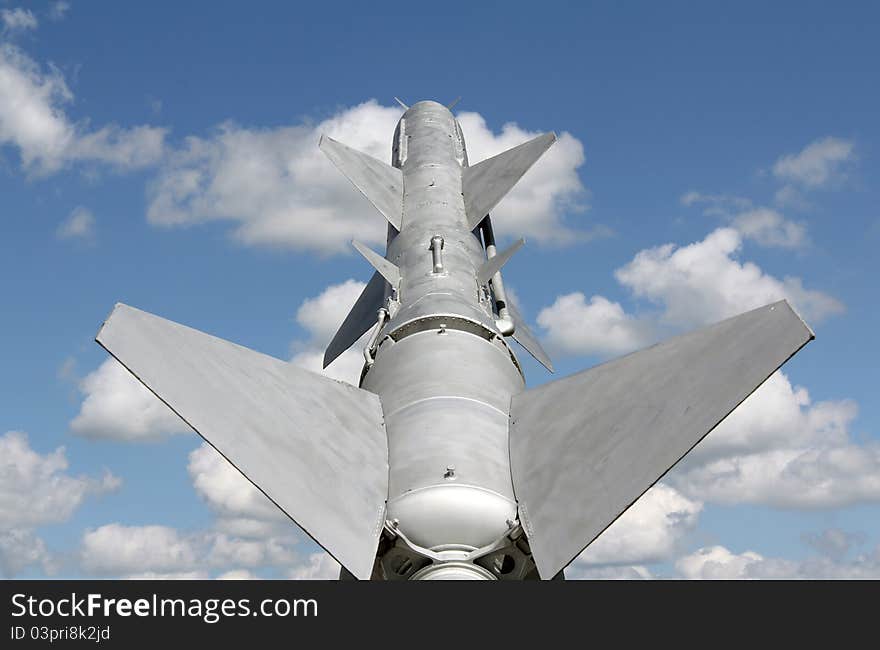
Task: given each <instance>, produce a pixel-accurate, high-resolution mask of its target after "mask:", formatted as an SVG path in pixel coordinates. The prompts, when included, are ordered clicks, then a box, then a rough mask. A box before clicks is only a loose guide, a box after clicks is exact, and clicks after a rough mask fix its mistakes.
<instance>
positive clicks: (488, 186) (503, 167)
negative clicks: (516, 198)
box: [461, 133, 556, 229]
mask: <svg viewBox="0 0 880 650" xmlns="http://www.w3.org/2000/svg"><path fill="white" fill-rule="evenodd" d="M554 142H556V134H555V133H545V134H543V135H539V136H538V137H537V138H533V139H532V140H529V141H528V142H526V143H524V144H521V145H519V146H518V147H514V148H513V149H508V150H507V151H505V152H503V153H500V154H498V155H497V156H494V157H492V158H489V159H487V160H484V161H482V162H480V163H477V164H476V165H474V166H473V167H465V168H464V169H463V170H462V176H461V183H462V194H464V208H465V213H466V214H467V219H468V226H469V227H470V228H471V229H473V228H476V227H477V225H479V223H480V221H482V220H483V217H485V216H486V215H487V214H489V212H491V211H492V208H494V207H495V206H496V205H497V204H498V202H499V201H500V200H501V199H502V198H504V195H505V194H507V193H508V192H509V191H510V190H511V189H512V188H513V186H514V185H516V183H517V181H519V179H520V178H522V176H523V174H525V173H526V172H527V171H528V170H529V168H530V167H531V166H532V165H534V164H535V162H537V160H538V158H540V157H541V156H542V155H544V152H545V151H547V149H549V148H550V145H552V144H553V143H554Z"/></svg>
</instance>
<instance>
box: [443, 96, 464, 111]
mask: <svg viewBox="0 0 880 650" xmlns="http://www.w3.org/2000/svg"><path fill="white" fill-rule="evenodd" d="M460 101H461V95H459V96H458V97H456V98H455V99H453V100H452V103H451V104H446V108H447V109H449V110H450V111H451V110H452V109H453V108H455V105H456V104H458V102H460Z"/></svg>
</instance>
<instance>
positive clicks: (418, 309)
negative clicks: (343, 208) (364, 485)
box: [361, 102, 524, 558]
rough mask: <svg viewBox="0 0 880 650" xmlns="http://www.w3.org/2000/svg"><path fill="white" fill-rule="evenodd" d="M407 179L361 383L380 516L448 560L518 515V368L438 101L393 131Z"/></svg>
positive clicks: (448, 120)
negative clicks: (513, 448)
mask: <svg viewBox="0 0 880 650" xmlns="http://www.w3.org/2000/svg"><path fill="white" fill-rule="evenodd" d="M393 165H394V166H395V167H398V168H399V169H400V170H401V171H402V174H403V179H404V187H405V192H404V194H403V213H402V221H401V230H400V232H398V233H395V232H393V230H392V233H391V235H390V236H389V242H388V249H387V254H386V257H387V259H388V260H390V261H391V262H393V263H394V264H396V265H397V266H398V267H399V269H400V277H401V280H400V285H399V287H398V288H397V290H396V291H395V292H394V293H393V294H392V295H391V296H389V300H388V303H387V304H388V312H389V313H388V320H387V322H386V323H384V324H383V325H382V328H381V331H380V332H379V336H378V342H377V346H376V350H375V359H374V361H373V362H372V363H371V364H369V365H368V366H367V367H366V368H365V371H364V375H363V378H362V382H361V386H362V387H363V388H365V389H367V390H369V391H371V392H374V393H376V394H377V395H379V397H380V399H381V401H382V404H383V411H384V416H385V427H386V431H387V435H388V462H389V468H390V472H389V491H388V503H387V517H388V519H389V520H390V521H392V522H395V524H396V525H397V526H398V527H399V531H400V532H402V533H403V534H404V535H405V536H406V537H407V538H408V539H409V540H410V541H411V542H413V543H415V544H417V545H419V546H422V547H425V548H429V549H432V550H435V551H440V552H443V553H446V554H447V555H448V556H449V557H450V558H452V557H454V556H455V555H456V553H461V552H465V551H471V550H474V549H476V548H479V547H483V546H485V545H487V544H490V543H492V542H493V541H495V540H497V539H498V538H499V537H502V536H503V535H504V534H505V532H507V531H508V529H509V527H510V522H512V521H515V520H516V510H517V505H516V500H515V497H514V494H513V485H512V482H511V476H510V463H509V451H508V412H509V406H510V398H511V395H513V394H515V393H518V392H521V391H522V390H523V388H524V379H523V375H522V371H521V369H520V367H519V364H518V362H517V360H516V357H515V355H514V353H513V351H512V350H511V349H510V347H509V346H508V344H507V342H506V341H505V340H504V336H503V335H502V333H501V332H500V331H499V329H498V326H497V324H496V315H495V314H494V313H493V308H492V301H491V296H490V294H489V292H488V291H487V289H486V287H485V285H481V284H480V283H479V282H478V280H477V271H478V269H479V268H480V267H481V266H482V265H483V264H484V263H485V262H486V253H485V250H484V248H483V245H482V243H481V241H480V239H479V237H478V235H477V234H475V232H474V231H473V230H472V229H471V228H470V227H469V226H468V220H467V217H466V213H465V205H464V200H463V196H462V168H463V167H464V166H466V165H467V153H466V148H465V143H464V139H463V137H462V134H461V130H460V128H459V126H458V124H457V121H456V120H455V118H454V117H453V115H452V114H451V113H450V112H449V111H448V110H447V109H446V107H444V106H443V105H441V104H437V103H435V102H420V103H418V104H415V105H413V106H412V107H411V108H409V109H408V110H407V111H406V113H405V114H404V115H403V117H402V118H401V120H400V123H399V125H398V128H397V131H396V132H395V136H394V145H393Z"/></svg>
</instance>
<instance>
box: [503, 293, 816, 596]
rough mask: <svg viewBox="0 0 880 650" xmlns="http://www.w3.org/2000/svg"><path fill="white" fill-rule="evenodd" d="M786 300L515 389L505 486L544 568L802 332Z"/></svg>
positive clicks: (728, 405) (778, 361)
mask: <svg viewBox="0 0 880 650" xmlns="http://www.w3.org/2000/svg"><path fill="white" fill-rule="evenodd" d="M812 338H813V333H812V331H810V329H809V328H808V327H807V326H806V325H805V324H804V322H803V321H802V320H801V319H800V317H799V316H798V315H797V314H796V313H795V312H794V310H792V308H791V307H790V306H789V305H788V303H787V302H785V301H781V302H777V303H774V304H772V305H766V306H764V307H760V308H758V309H755V310H752V311H750V312H746V313H744V314H740V315H739V316H735V317H733V318H729V319H727V320H725V321H722V322H720V323H716V324H715V325H711V326H709V327H704V328H702V329H699V330H696V331H695V332H691V333H689V334H684V335H682V336H677V337H675V338H672V339H669V340H667V341H664V342H663V343H660V344H658V345H655V346H653V347H650V348H647V349H645V350H641V351H639V352H634V353H632V354H629V355H627V356H625V357H621V358H619V359H615V360H614V361H609V362H608V363H604V364H602V365H600V366H596V367H595V368H592V369H590V370H586V371H584V372H580V373H577V374H575V375H572V376H570V377H565V378H563V379H559V380H556V381H553V382H550V383H548V384H544V385H543V386H539V387H537V388H533V389H530V390H527V391H525V392H523V393H520V394H518V395H514V396H513V398H512V399H511V406H510V464H511V476H512V478H513V489H514V494H515V495H516V499H517V502H518V503H519V508H520V514H521V517H522V519H523V521H524V526H525V527H526V534H527V535H528V536H529V543H530V545H531V549H532V554H533V557H534V559H535V562H536V564H537V567H538V572H539V574H540V575H541V577H542V578H544V579H549V578H551V577H553V576H554V575H556V574H557V573H558V572H559V571H560V570H562V569H563V568H564V567H565V566H566V565H567V564H568V563H569V562H571V561H572V560H573V559H574V558H575V557H577V555H578V554H579V553H580V552H581V551H582V550H583V549H584V548H585V547H586V546H587V545H589V544H590V543H591V542H592V541H593V540H594V539H596V537H598V536H599V535H600V534H601V533H602V531H603V530H605V529H606V528H607V527H608V526H610V525H611V524H612V523H613V522H614V521H615V520H616V519H617V518H618V517H619V516H620V515H621V514H622V513H623V512H624V511H626V510H627V508H629V507H630V506H631V505H632V504H633V503H635V501H636V500H637V499H638V498H639V497H640V496H641V495H642V494H644V492H645V491H646V490H648V488H650V487H651V486H652V485H653V484H654V483H655V482H657V481H658V480H659V479H660V478H662V476H663V475H664V474H665V473H666V472H667V471H668V470H669V469H670V468H671V467H672V466H673V465H675V464H676V463H677V462H678V461H679V460H680V459H681V458H682V457H683V456H684V455H685V454H686V453H687V452H688V451H690V450H691V449H692V448H693V447H694V446H695V445H696V444H697V443H698V442H699V441H700V440H702V439H703V438H704V437H705V436H706V435H707V434H708V433H709V432H710V431H711V430H712V429H714V428H715V427H716V426H717V425H718V424H719V423H720V422H721V421H722V420H723V419H724V418H726V417H727V415H728V414H730V413H731V411H733V410H734V409H735V408H736V407H737V406H738V405H739V404H740V403H741V402H742V401H743V400H745V399H746V398H747V397H748V396H749V395H750V394H751V393H752V392H753V391H754V390H755V389H757V388H758V386H760V385H761V384H762V383H763V382H764V381H765V380H766V379H767V378H768V377H770V375H772V374H773V373H774V372H775V371H776V370H777V369H778V368H779V367H780V366H781V365H782V364H783V363H785V362H786V361H787V360H788V359H789V358H791V357H792V356H793V355H794V354H795V353H796V352H797V351H798V350H800V349H801V348H802V347H803V346H804V345H806V343H807V342H809V341H810V340H811V339H812Z"/></svg>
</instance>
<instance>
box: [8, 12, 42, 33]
mask: <svg viewBox="0 0 880 650" xmlns="http://www.w3.org/2000/svg"><path fill="white" fill-rule="evenodd" d="M0 20H2V21H3V30H4V31H5V32H17V31H26V30H28V29H36V28H37V25H38V23H37V17H36V16H34V13H33V12H32V11H31V10H30V9H22V8H21V7H16V8H14V9H2V10H0Z"/></svg>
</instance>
